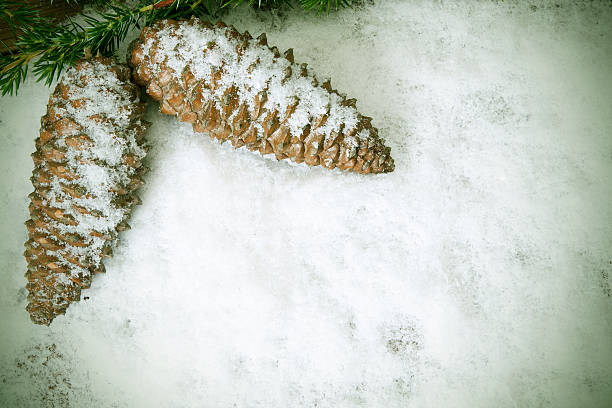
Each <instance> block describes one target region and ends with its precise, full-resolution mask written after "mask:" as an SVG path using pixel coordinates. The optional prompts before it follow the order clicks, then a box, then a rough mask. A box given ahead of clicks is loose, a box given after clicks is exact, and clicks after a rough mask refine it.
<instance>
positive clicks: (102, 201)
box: [24, 57, 148, 325]
mask: <svg viewBox="0 0 612 408" xmlns="http://www.w3.org/2000/svg"><path fill="white" fill-rule="evenodd" d="M144 111H145V106H144V104H143V103H141V102H140V92H139V89H138V87H137V86H136V85H134V84H132V83H131V82H130V69H129V68H128V67H127V66H125V65H120V64H118V63H117V61H116V60H115V59H112V58H103V57H97V58H93V59H90V60H81V61H79V62H78V63H77V64H76V66H75V67H73V68H70V69H68V70H67V71H66V73H65V75H64V76H63V78H62V80H61V82H60V83H59V84H58V85H57V87H56V88H55V91H54V92H53V94H52V95H51V97H50V98H49V103H48V105H47V114H46V115H45V116H43V117H42V119H41V129H40V136H39V137H38V138H37V139H36V152H35V153H33V154H32V158H33V159H34V164H35V168H34V171H33V176H32V184H33V185H34V192H33V193H32V194H30V199H31V202H30V216H31V219H30V220H28V221H27V222H26V226H27V229H28V233H29V239H28V241H27V242H26V244H25V246H26V251H25V254H24V255H25V257H26V259H27V262H28V271H27V272H26V274H25V276H26V277H27V278H28V284H27V289H28V291H29V295H28V301H29V304H28V306H27V308H26V309H27V311H28V312H29V313H30V317H31V319H32V321H33V322H34V323H38V324H46V325H48V324H50V323H51V321H52V320H53V319H54V318H55V316H57V315H59V314H63V313H64V312H65V311H66V308H67V307H68V305H69V304H70V303H71V302H74V301H78V300H79V299H80V295H81V289H83V288H88V287H89V286H90V283H91V275H92V274H93V273H100V272H104V264H103V263H102V258H104V257H107V256H109V255H110V254H111V251H112V246H113V244H114V243H115V241H116V238H117V234H118V232H119V231H122V230H124V229H126V228H129V226H128V225H127V223H126V220H127V218H128V216H129V214H130V210H131V208H132V206H133V205H135V204H139V203H140V200H139V198H138V196H137V195H136V194H135V190H136V189H138V188H139V187H140V186H141V185H142V184H143V182H142V175H143V174H144V172H145V171H146V168H145V167H144V166H141V160H142V158H143V157H144V156H145V147H146V146H145V145H144V139H143V136H144V133H145V131H146V128H147V126H148V123H146V122H144V121H143V120H142V117H143V114H144Z"/></svg>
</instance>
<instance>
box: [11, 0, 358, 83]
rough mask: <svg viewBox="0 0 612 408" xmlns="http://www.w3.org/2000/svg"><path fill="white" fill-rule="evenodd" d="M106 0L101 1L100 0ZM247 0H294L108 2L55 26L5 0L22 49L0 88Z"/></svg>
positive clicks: (311, 1) (310, 1) (266, 2)
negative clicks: (159, 26) (158, 25)
mask: <svg viewBox="0 0 612 408" xmlns="http://www.w3.org/2000/svg"><path fill="white" fill-rule="evenodd" d="M65 1H68V2H71V1H76V0H65ZM102 1H103V0H96V2H97V3H102ZM244 1H247V2H248V4H250V5H253V6H255V7H259V8H264V7H266V8H269V7H273V8H275V7H279V6H281V5H283V4H290V3H291V1H292V0H156V1H153V2H151V0H140V1H139V3H138V4H137V5H136V6H135V7H129V6H127V5H125V4H124V3H119V2H116V0H107V3H106V10H105V11H103V12H98V13H97V14H95V15H89V14H83V15H82V19H83V24H82V25H81V24H78V23H77V22H76V21H75V20H73V19H69V20H68V22H67V23H65V24H63V25H54V24H52V23H50V22H48V21H45V20H44V19H42V18H41V17H40V16H39V14H38V12H37V11H36V10H34V9H33V8H31V6H29V5H28V4H27V3H24V2H23V0H0V20H5V21H6V22H7V24H8V25H9V26H10V27H11V29H12V30H13V32H14V33H16V38H17V41H16V46H17V51H15V52H9V54H7V55H0V90H1V91H2V95H6V94H10V95H12V94H14V93H15V94H16V93H17V91H18V90H19V85H21V83H23V81H24V80H25V78H26V76H27V75H28V67H29V64H30V63H31V64H32V65H31V69H32V72H33V74H34V75H35V76H36V79H37V81H44V82H45V84H47V85H51V83H52V82H53V80H54V79H56V78H59V76H60V74H61V72H62V70H63V68H64V66H70V65H73V64H74V63H75V62H76V61H77V60H79V59H81V58H83V57H84V55H85V54H84V53H85V50H88V51H89V52H91V53H92V54H97V53H98V52H99V53H100V54H102V55H112V54H113V52H114V51H115V50H116V49H117V47H118V46H119V44H120V43H121V41H122V40H123V39H124V38H125V36H126V35H127V33H128V32H129V30H130V29H131V28H133V27H137V28H139V27H140V25H141V24H144V25H150V24H151V23H152V22H154V21H155V20H158V19H164V18H185V17H190V16H192V15H195V16H197V17H200V18H204V19H215V18H216V17H218V15H219V14H220V13H221V12H223V10H224V9H226V7H227V6H234V7H235V6H237V5H239V4H241V3H243V2H244ZM298 1H299V3H300V4H301V5H302V7H303V8H304V9H305V10H313V9H314V10H317V11H318V12H323V11H327V12H329V11H330V10H331V9H337V8H339V7H343V6H350V5H352V4H354V3H355V2H356V1H357V0H298ZM17 29H18V30H19V32H18V30H17ZM7 49H8V47H7ZM9 51H10V50H9Z"/></svg>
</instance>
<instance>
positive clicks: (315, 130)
mask: <svg viewBox="0 0 612 408" xmlns="http://www.w3.org/2000/svg"><path fill="white" fill-rule="evenodd" d="M128 63H129V64H130V65H131V66H132V67H133V68H134V69H133V78H134V80H135V82H136V83H138V84H140V85H143V86H146V87H147V93H148V94H149V95H150V96H151V97H152V98H154V99H156V100H159V101H161V106H160V109H161V111H162V112H163V113H166V114H170V115H176V116H178V117H179V118H180V119H181V120H182V121H185V122H190V123H192V124H193V128H194V130H195V131H196V132H210V135H211V137H214V138H216V139H219V140H220V141H221V142H223V141H226V140H229V141H231V143H232V145H233V146H234V147H237V148H238V147H242V146H246V147H247V148H248V149H250V150H252V151H259V152H260V153H261V154H268V153H274V154H275V155H276V158H277V159H279V160H282V159H285V158H289V159H291V160H293V161H295V162H298V163H301V162H305V163H306V164H308V165H311V166H316V165H319V164H320V165H322V166H324V167H327V168H330V169H333V168H335V167H337V168H340V169H342V170H350V171H355V172H358V173H380V172H391V171H393V169H394V167H395V166H394V163H393V159H392V158H391V156H390V150H391V149H390V148H389V147H386V146H385V145H384V140H383V139H381V138H379V137H378V130H377V129H376V128H374V127H373V126H372V125H371V123H370V122H371V118H368V117H365V116H362V115H361V114H360V113H358V112H357V110H356V109H355V100H354V99H346V97H345V96H344V95H341V94H339V93H338V92H337V91H336V90H333V89H332V88H331V84H330V82H329V81H327V82H324V83H322V84H319V82H318V80H317V79H316V78H315V77H314V76H312V75H311V74H310V73H309V72H308V69H307V67H306V64H301V65H298V64H296V63H294V61H293V51H292V50H291V49H289V50H287V51H286V52H285V53H284V55H283V56H282V57H281V55H280V53H279V51H278V49H277V48H276V47H271V48H270V47H268V45H267V41H266V36H265V34H262V35H261V36H260V37H258V38H257V40H254V39H253V38H252V37H251V36H250V35H249V33H248V32H245V33H244V34H240V33H239V32H238V31H237V30H236V29H235V28H234V27H231V26H230V27H228V26H226V25H225V24H223V23H217V25H216V26H212V25H211V24H209V23H206V22H202V21H199V20H198V19H196V18H192V19H191V20H182V21H178V22H177V21H174V20H160V21H157V22H156V23H154V24H153V26H152V27H145V28H144V29H143V31H142V33H141V35H140V38H139V39H138V40H136V41H135V42H134V43H132V44H131V46H130V51H129V52H128Z"/></svg>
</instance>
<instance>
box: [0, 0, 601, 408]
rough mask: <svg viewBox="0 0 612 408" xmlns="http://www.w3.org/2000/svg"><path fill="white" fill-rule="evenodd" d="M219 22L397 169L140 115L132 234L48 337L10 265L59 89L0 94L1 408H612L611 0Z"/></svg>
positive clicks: (414, 6) (402, 8)
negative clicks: (320, 97)
mask: <svg viewBox="0 0 612 408" xmlns="http://www.w3.org/2000/svg"><path fill="white" fill-rule="evenodd" d="M557 4H558V5H559V6H558V7H557V6H556V5H557ZM226 21H227V22H228V23H232V24H235V25H236V26H237V27H238V28H239V29H240V30H245V29H246V30H248V31H249V32H251V33H252V34H253V35H254V36H257V35H259V33H261V32H266V33H267V35H268V42H269V43H270V44H272V45H277V46H278V47H279V49H286V48H289V47H293V49H294V54H295V60H296V61H300V62H301V61H304V62H308V64H309V66H310V67H311V69H312V71H313V72H316V73H317V76H318V77H319V78H323V77H326V76H329V77H331V78H333V83H334V87H337V88H338V89H339V90H341V91H342V92H346V93H347V95H349V96H350V97H354V98H356V99H357V100H358V110H359V111H360V112H363V113H364V114H366V115H368V116H371V117H372V118H373V125H374V126H376V127H378V128H379V130H380V134H381V136H382V137H384V138H385V140H386V141H387V143H388V144H389V145H390V146H391V149H392V151H391V154H392V156H393V158H394V159H395V164H396V167H395V171H394V172H392V173H389V174H384V175H375V176H373V175H367V176H366V175H358V174H345V173H342V172H340V171H328V170H326V169H323V168H308V167H305V166H297V165H290V164H289V163H287V162H285V161H283V162H280V163H279V162H277V161H276V160H272V159H269V158H262V157H260V156H257V155H253V154H250V153H249V152H247V151H245V150H244V149H241V150H238V151H236V150H234V149H232V148H231V146H229V144H224V145H220V144H218V143H216V142H213V141H212V140H209V138H207V137H205V136H203V135H199V134H194V133H193V132H192V130H191V129H190V126H189V125H187V124H181V123H178V122H177V121H176V119H175V118H173V117H169V116H166V115H161V114H159V113H158V112H157V110H158V107H157V106H156V105H155V104H150V106H149V109H148V112H147V115H146V119H147V120H149V121H151V122H153V125H152V127H151V130H150V132H149V135H148V136H147V138H148V140H149V141H150V143H151V145H152V150H151V151H150V152H149V153H148V155H147V158H146V159H145V163H144V164H145V165H147V166H149V167H151V172H150V173H149V174H147V176H146V181H147V184H145V186H144V187H143V188H142V190H140V195H141V198H142V201H143V205H142V206H139V207H137V208H136V209H135V210H134V213H133V216H132V218H131V221H130V224H131V226H132V229H131V230H129V231H127V232H124V233H121V234H120V236H119V246H118V247H117V248H116V250H115V251H114V252H115V253H114V255H113V257H112V258H110V259H109V260H106V261H105V266H106V271H107V273H106V274H105V275H100V276H95V277H94V279H93V283H92V287H91V288H90V289H88V290H86V291H84V292H83V296H84V297H87V299H86V298H83V299H82V300H81V301H80V302H79V303H75V304H72V305H71V306H70V307H69V308H68V311H67V314H66V315H65V316H60V317H58V318H56V319H55V321H54V322H53V323H52V325H51V326H50V327H39V326H35V325H33V324H31V323H30V321H29V318H28V315H27V313H26V312H25V310H24V308H25V304H26V299H25V294H26V291H25V283H26V280H25V278H24V277H23V276H22V275H23V273H24V272H25V265H26V264H25V259H24V258H23V256H22V255H21V253H22V252H23V247H22V244H23V242H25V240H26V231H25V228H24V226H23V222H24V221H25V220H26V219H27V218H28V216H27V202H28V199H27V195H28V194H29V193H30V192H31V191H32V187H31V185H30V182H29V180H28V178H29V177H30V175H31V171H32V168H33V164H32V161H31V159H30V157H29V154H30V153H31V152H32V151H34V143H33V141H34V138H35V137H36V135H37V132H38V127H39V118H40V116H42V115H43V114H44V112H45V106H46V102H47V99H48V96H49V93H50V90H49V89H48V88H46V87H44V86H43V85H41V84H36V83H35V82H34V81H30V82H28V83H27V84H25V85H24V86H23V89H22V90H21V93H20V95H19V97H12V98H10V97H3V98H2V99H0V121H1V123H0V135H1V137H0V144H1V147H0V172H1V174H2V176H1V177H0V215H1V217H2V218H1V220H2V228H3V229H2V232H3V233H2V238H0V262H1V263H0V274H1V275H0V276H1V280H2V285H0V316H1V317H0V324H1V330H0V402H2V403H0V405H3V406H11V407H20V406H26V407H30V406H32V407H38V406H50V405H51V404H50V401H51V402H54V403H55V405H56V406H68V405H67V404H68V403H67V402H66V401H69V403H70V406H77V407H80V406H96V407H98V406H99V407H134V406H150V407H202V406H206V407H232V406H235V407H259V406H262V407H263V406H265V407H288V406H289V407H301V406H303V407H314V406H318V407H357V406H368V407H370V406H372V407H379V406H384V407H407V406H409V407H440V406H452V407H491V406H495V407H532V406H541V407H555V408H556V407H568V408H570V407H601V408H604V407H608V406H609V404H610V401H612V380H611V379H612V342H610V338H611V336H612V297H611V285H612V283H611V282H610V275H611V274H612V207H611V206H610V199H611V197H612V183H611V182H610V177H611V176H612V138H611V137H610V136H611V133H612V121H611V120H610V118H612V82H611V81H610V79H609V78H610V74H611V72H610V71H611V70H612V32H611V30H612V24H611V22H612V10H611V8H610V6H609V4H608V3H604V2H601V3H597V2H593V3H583V2H577V3H571V2H563V1H557V2H551V3H547V2H544V3H541V4H540V3H538V5H537V6H536V5H530V4H527V3H525V2H513V1H504V2H451V3H442V4H441V3H433V4H432V3H431V2H424V1H410V2H406V1H401V0H386V1H384V2H383V1H379V2H376V4H370V3H369V2H367V4H366V6H365V7H363V8H358V9H355V10H344V11H342V12H339V13H333V14H331V15H330V16H327V17H317V16H315V15H307V16H304V15H303V14H302V13H301V12H300V11H299V10H297V9H296V10H288V11H285V12H282V13H276V14H266V13H258V12H255V11H252V10H251V9H249V8H248V7H241V8H238V9H237V10H236V11H235V12H232V14H231V17H230V18H228V19H227V20H226ZM136 35H137V33H133V34H132V37H131V38H130V39H129V40H131V39H133V38H135V36H136ZM123 47H124V49H125V47H127V42H126V43H125V44H123ZM119 55H124V53H123V51H121V52H120V54H119ZM43 363H44V364H43ZM49 386H52V387H53V388H51V389H50V388H49Z"/></svg>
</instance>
